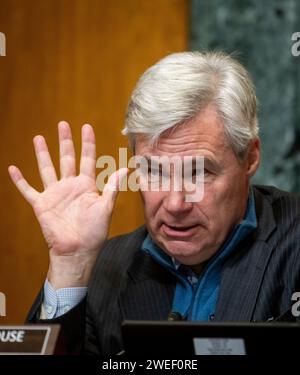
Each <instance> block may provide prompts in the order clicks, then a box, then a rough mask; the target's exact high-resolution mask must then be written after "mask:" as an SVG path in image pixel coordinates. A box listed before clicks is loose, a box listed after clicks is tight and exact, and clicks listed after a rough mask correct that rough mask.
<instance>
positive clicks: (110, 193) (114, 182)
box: [102, 168, 129, 205]
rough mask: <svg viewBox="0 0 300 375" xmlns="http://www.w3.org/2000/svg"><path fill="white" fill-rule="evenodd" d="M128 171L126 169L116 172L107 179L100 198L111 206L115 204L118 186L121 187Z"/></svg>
mask: <svg viewBox="0 0 300 375" xmlns="http://www.w3.org/2000/svg"><path fill="white" fill-rule="evenodd" d="M128 171H129V169H128V168H121V169H119V170H117V171H116V172H114V173H113V174H112V175H111V176H110V177H109V179H108V181H107V184H106V185H105V186H104V189H103V193H102V198H104V199H106V200H107V201H108V202H110V203H112V205H113V204H114V203H115V200H116V198H117V195H118V192H119V190H120V186H122V183H123V182H124V180H125V177H126V175H127V173H128Z"/></svg>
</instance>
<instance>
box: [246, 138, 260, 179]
mask: <svg viewBox="0 0 300 375" xmlns="http://www.w3.org/2000/svg"><path fill="white" fill-rule="evenodd" d="M259 163H260V140H259V138H256V139H254V140H253V141H252V142H251V143H250V145H249V148H248V153H247V174H248V176H249V177H252V176H253V175H254V173H255V172H256V170H257V168H258V166H259Z"/></svg>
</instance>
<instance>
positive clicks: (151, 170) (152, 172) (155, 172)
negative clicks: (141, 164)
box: [148, 169, 160, 177]
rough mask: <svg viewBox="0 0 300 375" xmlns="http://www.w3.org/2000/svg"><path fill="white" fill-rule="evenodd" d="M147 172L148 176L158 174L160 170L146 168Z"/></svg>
mask: <svg viewBox="0 0 300 375" xmlns="http://www.w3.org/2000/svg"><path fill="white" fill-rule="evenodd" d="M148 174H149V175H150V176H153V177H155V176H159V175H160V170H159V169H148Z"/></svg>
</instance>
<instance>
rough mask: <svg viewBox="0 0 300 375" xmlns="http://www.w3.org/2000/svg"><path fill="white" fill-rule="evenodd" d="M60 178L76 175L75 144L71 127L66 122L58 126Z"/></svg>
mask: <svg viewBox="0 0 300 375" xmlns="http://www.w3.org/2000/svg"><path fill="white" fill-rule="evenodd" d="M58 135H59V162H60V177H61V178H63V177H72V176H75V175H76V161H75V150H74V143H73V140H72V133H71V128H70V125H69V124H68V123H67V122H65V121H60V122H59V124H58Z"/></svg>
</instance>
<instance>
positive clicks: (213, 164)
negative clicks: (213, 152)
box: [204, 157, 221, 171]
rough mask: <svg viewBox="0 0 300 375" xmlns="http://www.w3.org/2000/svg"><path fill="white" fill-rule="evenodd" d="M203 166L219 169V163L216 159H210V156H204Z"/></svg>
mask: <svg viewBox="0 0 300 375" xmlns="http://www.w3.org/2000/svg"><path fill="white" fill-rule="evenodd" d="M204 167H205V168H211V169H213V170H215V171H217V170H219V169H221V164H220V163H219V162H218V161H217V160H214V159H211V158H208V157H204Z"/></svg>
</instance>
